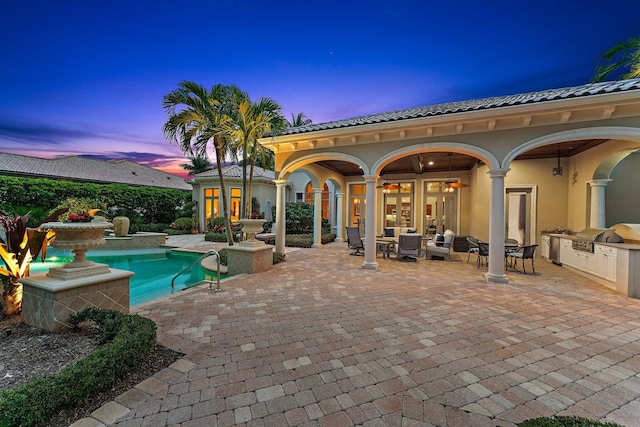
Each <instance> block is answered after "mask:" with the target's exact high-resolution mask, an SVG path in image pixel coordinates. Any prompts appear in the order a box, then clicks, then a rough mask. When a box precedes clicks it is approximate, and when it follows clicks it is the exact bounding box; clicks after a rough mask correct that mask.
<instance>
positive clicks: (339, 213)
mask: <svg viewBox="0 0 640 427" xmlns="http://www.w3.org/2000/svg"><path fill="white" fill-rule="evenodd" d="M343 200H344V194H342V193H336V242H344V238H343V237H342V236H344V234H343V233H344V230H343V229H342V228H343V227H342V218H343V216H344V212H342V202H343Z"/></svg>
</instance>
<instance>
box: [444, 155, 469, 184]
mask: <svg viewBox="0 0 640 427" xmlns="http://www.w3.org/2000/svg"><path fill="white" fill-rule="evenodd" d="M447 156H448V157H449V178H448V179H447V180H446V181H445V182H444V183H443V185H442V191H444V192H446V193H452V192H453V190H455V189H456V188H462V187H468V185H467V184H463V183H461V182H458V181H452V180H451V156H453V153H449V154H447Z"/></svg>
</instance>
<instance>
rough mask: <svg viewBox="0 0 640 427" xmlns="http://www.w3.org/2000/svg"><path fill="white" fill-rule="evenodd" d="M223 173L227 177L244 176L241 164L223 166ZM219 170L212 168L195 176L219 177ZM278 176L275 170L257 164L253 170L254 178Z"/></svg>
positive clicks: (268, 178)
mask: <svg viewBox="0 0 640 427" xmlns="http://www.w3.org/2000/svg"><path fill="white" fill-rule="evenodd" d="M247 171H248V170H247ZM222 173H223V174H224V176H225V178H242V166H239V165H227V166H223V167H222ZM217 177H218V170H217V169H215V167H214V169H212V170H208V171H206V172H202V173H199V174H197V175H196V176H195V178H196V179H197V178H217ZM275 177H276V173H275V172H274V171H270V170H267V169H263V168H261V167H259V166H256V167H255V169H254V171H253V179H254V180H256V179H266V180H269V181H271V180H273V179H275Z"/></svg>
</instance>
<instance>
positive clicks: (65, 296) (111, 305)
mask: <svg viewBox="0 0 640 427" xmlns="http://www.w3.org/2000/svg"><path fill="white" fill-rule="evenodd" d="M41 227H42V228H43V229H47V230H53V231H55V233H56V237H55V239H54V240H53V241H52V242H51V245H52V246H53V247H56V248H61V249H71V250H72V251H73V252H74V254H75V258H74V259H73V261H72V262H70V263H68V264H66V265H64V266H63V267H56V268H51V269H49V272H48V273H46V274H38V275H35V276H29V277H24V278H22V279H21V280H20V281H21V282H22V284H23V297H22V319H23V321H24V322H25V323H26V324H27V325H31V326H35V327H37V328H40V329H45V330H47V331H52V332H59V331H61V330H63V329H65V328H67V327H68V326H69V325H68V324H67V321H68V318H69V316H70V315H72V314H75V313H77V312H78V311H80V310H82V309H84V308H87V307H99V308H106V309H111V310H119V311H122V312H124V313H128V312H129V279H130V277H131V276H133V273H132V272H130V271H124V270H116V269H110V268H109V266H108V265H106V264H98V263H95V262H93V261H89V260H87V258H86V252H87V251H88V250H89V249H92V248H96V247H99V246H101V245H103V244H104V243H105V240H104V238H103V235H104V230H105V229H107V228H111V227H112V224H111V223H109V222H106V221H96V220H95V219H94V220H93V221H92V222H80V223H63V222H48V223H45V224H42V225H41Z"/></svg>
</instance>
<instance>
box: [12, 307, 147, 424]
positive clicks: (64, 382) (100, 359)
mask: <svg viewBox="0 0 640 427" xmlns="http://www.w3.org/2000/svg"><path fill="white" fill-rule="evenodd" d="M86 320H93V321H95V322H96V323H97V324H98V327H99V330H100V336H99V337H100V338H99V339H100V341H101V342H102V343H105V344H104V345H102V346H101V347H100V348H99V349H98V350H96V351H95V352H93V353H91V354H90V355H89V356H87V357H86V358H84V359H82V360H80V361H78V362H77V363H75V364H73V365H69V366H67V367H65V368H64V369H62V370H61V371H60V373H59V374H58V375H56V376H45V377H38V378H36V379H34V380H32V381H30V382H28V383H26V384H24V385H22V386H20V387H17V388H15V389H10V390H0V427H14V426H15V427H18V426H23V427H28V426H44V425H46V424H47V420H48V419H49V418H50V417H51V416H52V415H54V414H56V413H57V412H59V411H60V410H61V409H63V408H65V407H69V406H74V405H77V404H79V403H81V402H83V401H84V400H86V399H87V398H89V397H91V396H92V395H94V394H95V393H97V392H100V391H102V390H105V389H108V388H109V387H111V386H112V385H113V384H115V382H116V381H117V380H118V379H120V378H122V377H124V376H125V375H127V373H128V371H129V370H130V369H131V368H133V367H135V366H137V365H139V364H140V363H142V362H143V361H144V360H145V359H146V358H147V357H148V356H149V355H150V354H151V352H152V351H153V349H154V348H155V346H156V325H155V323H154V322H153V321H151V320H149V319H146V318H144V317H141V316H138V315H128V314H123V313H120V312H118V311H114V310H103V309H98V308H89V309H86V310H84V311H82V312H80V313H78V314H77V315H76V316H72V317H71V318H70V319H69V322H70V323H71V324H72V325H74V326H77V325H78V324H79V323H81V322H84V321H86Z"/></svg>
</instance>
